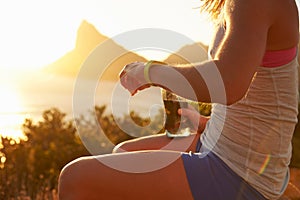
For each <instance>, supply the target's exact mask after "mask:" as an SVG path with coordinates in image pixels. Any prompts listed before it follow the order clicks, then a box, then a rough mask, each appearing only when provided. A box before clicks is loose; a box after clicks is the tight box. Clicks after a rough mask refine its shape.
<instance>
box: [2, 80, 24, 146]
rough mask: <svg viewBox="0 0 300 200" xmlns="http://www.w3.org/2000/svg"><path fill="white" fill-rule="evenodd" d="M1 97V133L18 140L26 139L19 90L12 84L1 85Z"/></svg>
mask: <svg viewBox="0 0 300 200" xmlns="http://www.w3.org/2000/svg"><path fill="white" fill-rule="evenodd" d="M0 99H1V103H0V135H2V136H3V137H9V138H13V139H15V140H16V142H19V140H20V139H25V137H24V135H23V132H22V131H21V127H20V126H21V124H22V123H23V121H24V116H23V115H22V114H21V111H22V104H21V99H20V97H19V96H18V93H17V91H15V90H14V88H12V87H11V86H8V85H0ZM17 124H19V125H20V126H19V127H18V125H17Z"/></svg>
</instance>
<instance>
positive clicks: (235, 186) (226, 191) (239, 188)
mask: <svg viewBox="0 0 300 200" xmlns="http://www.w3.org/2000/svg"><path fill="white" fill-rule="evenodd" d="M200 146H201V143H200V142H199V144H198V145H197V150H196V152H199V150H200ZM182 160H183V163H184V168H185V172H186V176H187V179H188V182H189V185H190V189H191V192H192V194H193V197H194V199H195V200H199V199H200V200H266V198H265V197H264V196H263V195H262V194H260V193H259V192H258V191H257V190H255V189H254V188H253V187H252V186H250V185H249V184H248V183H247V182H246V181H245V180H244V179H242V178H241V177H240V176H238V175H237V174H236V173H235V172H234V171H232V170H231V169H230V168H229V167H228V166H227V165H226V164H225V163H224V162H223V161H222V160H221V159H220V158H219V157H218V156H216V155H215V154H214V153H212V152H209V153H208V154H207V155H206V156H204V157H200V156H199V154H197V153H182Z"/></svg>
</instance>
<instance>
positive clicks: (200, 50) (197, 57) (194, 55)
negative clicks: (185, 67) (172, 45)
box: [164, 42, 207, 64]
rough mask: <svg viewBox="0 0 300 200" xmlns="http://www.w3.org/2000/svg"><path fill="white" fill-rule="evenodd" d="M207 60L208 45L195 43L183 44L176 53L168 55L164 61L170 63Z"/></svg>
mask: <svg viewBox="0 0 300 200" xmlns="http://www.w3.org/2000/svg"><path fill="white" fill-rule="evenodd" d="M205 60H207V46H205V45H204V44H202V43H200V42H199V43H195V44H190V45H186V46H183V47H182V48H181V49H179V50H178V51H177V52H175V53H174V54H171V55H170V56H169V57H167V58H166V59H165V60H164V62H166V63H170V64H173V63H175V64H188V63H196V62H201V61H205Z"/></svg>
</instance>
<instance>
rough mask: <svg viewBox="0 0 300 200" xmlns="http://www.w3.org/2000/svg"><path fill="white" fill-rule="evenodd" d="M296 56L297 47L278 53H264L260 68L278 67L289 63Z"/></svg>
mask: <svg viewBox="0 0 300 200" xmlns="http://www.w3.org/2000/svg"><path fill="white" fill-rule="evenodd" d="M296 55H297V47H293V48H290V49H285V50H279V51H266V52H265V55H264V57H263V60H262V63H261V66H263V67H278V66H282V65H285V64H288V63H289V62H291V61H292V60H293V59H294V58H295V57H296Z"/></svg>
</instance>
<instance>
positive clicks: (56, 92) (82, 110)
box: [0, 73, 163, 137]
mask: <svg viewBox="0 0 300 200" xmlns="http://www.w3.org/2000/svg"><path fill="white" fill-rule="evenodd" d="M2 82H3V81H2ZM5 84H6V86H5ZM5 84H4V83H3V84H2V90H1V91H2V99H3V98H6V97H9V98H6V99H7V101H5V102H4V101H2V106H0V134H1V135H4V136H13V137H16V136H17V137H20V136H21V135H22V130H21V126H22V124H23V122H24V120H25V118H30V119H32V120H33V121H34V122H38V121H39V120H42V113H43V111H45V110H47V109H50V108H53V107H55V108H58V109H59V110H60V111H61V112H63V113H66V114H67V117H66V118H67V119H74V118H75V117H79V116H80V115H86V114H88V113H89V112H90V111H92V110H93V108H94V106H102V105H106V106H107V109H106V114H113V115H114V116H116V117H122V116H124V115H126V114H129V112H130V111H135V112H137V113H138V114H140V115H141V116H143V117H147V116H152V115H154V114H156V113H157V112H158V111H159V110H160V109H162V108H163V102H162V99H161V94H160V89H159V88H154V87H152V88H149V89H146V90H143V91H141V92H139V93H138V94H136V95H135V96H130V94H129V92H128V91H126V90H125V89H124V88H123V87H122V86H121V85H120V83H118V82H109V81H102V82H98V81H92V80H76V79H75V78H71V77H64V76H54V75H49V74H44V73H37V74H31V75H26V76H22V77H20V76H19V77H17V78H14V79H11V80H9V81H6V82H5ZM4 86H5V87H4ZM3 88H4V89H3ZM5 88H6V89H5ZM78 88H80V89H78ZM0 89H1V88H0ZM5 91H6V92H5ZM1 108H2V109H1Z"/></svg>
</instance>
